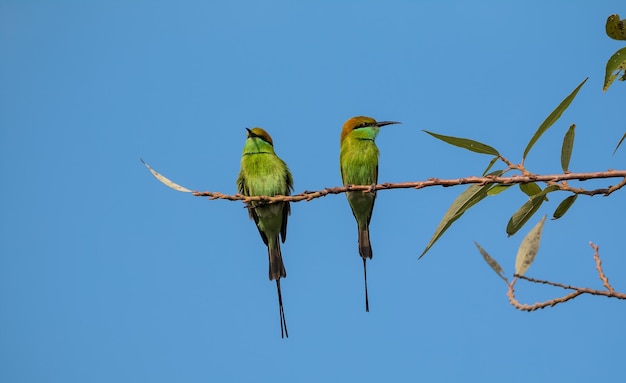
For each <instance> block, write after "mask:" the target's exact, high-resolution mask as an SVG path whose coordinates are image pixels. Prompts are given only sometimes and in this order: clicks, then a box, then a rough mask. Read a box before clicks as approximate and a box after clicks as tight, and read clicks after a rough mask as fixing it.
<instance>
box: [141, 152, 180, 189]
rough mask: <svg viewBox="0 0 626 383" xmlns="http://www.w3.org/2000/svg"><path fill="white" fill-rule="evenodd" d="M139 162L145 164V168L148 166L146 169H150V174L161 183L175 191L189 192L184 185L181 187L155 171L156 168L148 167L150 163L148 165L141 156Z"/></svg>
mask: <svg viewBox="0 0 626 383" xmlns="http://www.w3.org/2000/svg"><path fill="white" fill-rule="evenodd" d="M140 160H141V162H142V163H143V164H144V165H145V166H146V168H148V170H149V171H150V173H152V175H153V176H154V177H155V178H156V179H157V180H159V181H160V182H161V183H162V184H163V185H165V186H167V187H168V188H172V189H174V190H176V191H179V192H184V193H191V190H189V189H187V188H186V187H182V186H180V185H179V184H177V183H174V182H172V181H170V180H169V179H167V178H166V177H164V176H163V175H161V174H160V173H159V172H157V171H156V170H154V169H152V168H151V167H150V165H148V164H147V163H146V162H145V161H144V160H143V158H140Z"/></svg>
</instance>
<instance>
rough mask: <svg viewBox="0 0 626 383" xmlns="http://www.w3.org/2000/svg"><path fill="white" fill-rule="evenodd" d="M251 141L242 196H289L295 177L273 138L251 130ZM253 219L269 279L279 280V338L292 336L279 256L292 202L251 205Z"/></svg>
mask: <svg viewBox="0 0 626 383" xmlns="http://www.w3.org/2000/svg"><path fill="white" fill-rule="evenodd" d="M246 130H247V131H248V138H247V139H246V144H245V146H244V147H243V154H242V156H241V170H240V171H239V176H238V177H237V187H238V188H239V193H241V194H243V195H246V196H260V195H264V196H275V195H279V194H280V195H289V194H290V193H291V190H293V178H292V176H291V172H289V169H288V168H287V164H285V162H284V161H283V160H281V159H280V158H278V156H277V155H276V154H275V153H274V143H273V142H272V137H270V135H269V134H268V133H267V132H266V131H265V130H263V129H261V128H252V129H248V128H246ZM248 213H249V214H250V218H251V219H253V220H254V223H256V227H257V229H259V234H261V238H262V239H263V242H264V243H265V245H267V253H268V256H269V263H270V268H269V270H270V271H269V277H270V280H276V288H277V290H278V306H279V309H280V335H281V337H284V336H286V337H289V333H288V332H287V322H286V321H285V311H284V310H283V298H282V294H281V292H280V278H285V277H286V276H287V272H286V271H285V265H284V264H283V257H282V255H281V253H280V241H279V240H278V236H279V235H280V237H281V238H282V241H283V242H285V238H286V237H287V216H288V215H289V214H290V207H289V202H276V203H272V204H260V203H258V202H251V203H249V204H248Z"/></svg>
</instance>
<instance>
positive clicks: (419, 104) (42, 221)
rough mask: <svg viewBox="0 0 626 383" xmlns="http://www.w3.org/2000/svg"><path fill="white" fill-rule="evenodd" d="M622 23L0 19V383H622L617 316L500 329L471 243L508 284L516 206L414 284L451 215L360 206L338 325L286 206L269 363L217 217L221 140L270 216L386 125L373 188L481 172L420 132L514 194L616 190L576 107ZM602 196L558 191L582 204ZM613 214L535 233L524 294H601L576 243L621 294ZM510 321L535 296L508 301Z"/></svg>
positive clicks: (264, 7) (612, 305) (449, 7)
mask: <svg viewBox="0 0 626 383" xmlns="http://www.w3.org/2000/svg"><path fill="white" fill-rule="evenodd" d="M623 5H624V4H618V2H600V1H595V2H591V1H554V2H540V1H530V2H521V1H518V2H515V3H512V2H499V1H473V2H463V1H448V2H434V1H431V2H426V1H425V2H417V1H384V2H383V1H377V2H376V1H359V2H356V1H352V2H344V1H332V2H331V1H327V2H313V1H298V2H296V1H231V2H226V1H222V2H217V1H214V2H204V1H197V2H194V1H181V2H166V1H130V2H127V1H107V2H96V1H93V2H85V1H70V0H67V1H54V2H49V1H7V0H3V1H0V172H1V173H0V174H1V177H2V189H1V190H2V191H1V195H2V198H1V199H0V210H1V212H2V213H1V218H0V381H2V382H246V381H247V382H250V381H258V382H265V381H272V382H324V381H361V382H370V381H371V382H374V381H376V382H381V381H394V382H396V381H431V382H432V381H457V382H462V381H484V382H487V381H502V380H503V379H506V380H507V381H509V382H521V381H528V380H529V379H532V380H537V381H560V382H565V381H567V382H590V381H603V382H622V381H624V377H625V376H626V364H625V363H624V355H625V351H626V346H625V344H626V332H625V331H624V328H625V327H624V326H625V324H626V304H625V303H624V302H622V301H618V300H609V299H607V298H603V297H591V296H583V297H579V298H578V299H576V300H574V301H572V302H569V303H567V304H563V305H560V306H557V307H555V308H548V309H545V310H541V311H538V312H534V313H526V312H520V311H516V310H515V309H514V308H513V307H512V306H510V305H509V303H508V300H507V298H506V295H505V293H506V286H505V285H504V284H503V283H502V281H501V280H500V279H499V278H498V277H497V276H496V275H495V274H494V273H493V272H492V271H491V270H490V269H489V268H488V267H487V266H486V264H485V263H484V262H483V260H482V259H481V257H480V255H479V253H478V252H477V251H476V249H475V247H474V245H473V243H472V241H478V242H479V243H480V244H481V245H482V246H483V247H484V248H485V249H486V250H488V251H489V252H490V253H491V254H492V255H493V256H494V257H495V258H496V259H497V260H498V261H499V262H500V263H501V264H502V266H503V267H504V268H505V271H506V272H507V274H508V275H509V276H510V275H511V273H512V272H513V264H514V257H515V254H516V251H517V247H518V246H519V243H520V241H521V239H522V238H523V236H524V235H525V233H526V232H527V231H528V230H529V229H530V227H531V225H534V224H535V223H536V222H537V221H538V220H539V218H540V216H541V214H549V215H550V214H551V213H552V211H553V210H554V209H555V208H556V206H557V204H558V203H559V201H560V200H561V199H562V198H564V197H565V196H566V194H565V193H560V194H559V193H557V194H554V195H553V197H551V198H550V201H549V202H548V203H546V204H545V205H544V207H543V208H542V209H541V211H540V213H539V214H538V215H537V216H536V217H534V218H533V219H532V220H531V221H530V224H529V225H528V227H525V228H524V229H523V230H522V232H520V233H519V234H518V235H516V236H514V237H511V238H507V236H506V234H505V230H504V228H505V226H506V223H507V221H508V219H509V217H510V216H511V214H513V212H514V211H515V210H517V208H518V207H519V206H521V205H522V204H523V203H524V202H525V200H526V199H527V197H525V196H524V195H523V194H522V193H521V192H519V190H518V189H517V188H514V189H511V190H509V191H507V192H505V193H503V194H501V195H500V196H498V197H494V198H490V199H488V200H486V201H484V202H483V203H481V204H480V205H478V206H477V207H475V208H474V209H473V210H472V211H470V212H469V213H468V214H467V215H465V216H464V217H463V218H462V219H461V220H460V221H458V222H457V223H456V224H455V225H454V226H453V227H452V229H451V230H450V231H449V232H447V233H446V234H445V235H444V237H443V238H442V239H441V240H440V242H438V243H437V244H436V245H435V246H434V247H433V249H432V250H431V251H430V252H429V253H428V254H427V255H426V256H425V257H424V258H423V259H422V260H420V261H418V260H417V256H418V255H419V253H420V252H421V251H422V250H423V248H424V247H425V246H426V244H427V242H428V240H429V239H430V237H431V235H432V234H433V232H434V230H435V227H436V226H437V224H438V222H439V220H440V219H441V217H442V216H443V214H444V212H445V211H446V209H447V208H448V206H449V205H450V203H451V202H452V201H453V200H454V198H455V196H456V195H458V194H459V193H461V192H462V190H464V187H453V188H429V189H425V190H419V191H414V190H393V191H383V192H380V193H379V195H378V200H377V205H376V209H375V212H374V217H373V220H372V226H371V232H372V243H373V248H374V259H373V261H372V262H371V263H370V264H369V269H368V271H369V273H368V277H369V282H370V285H369V287H370V305H371V312H370V313H365V312H364V307H363V306H364V304H363V291H362V268H361V261H360V258H359V256H358V252H357V246H356V239H357V236H356V234H357V233H356V225H355V223H354V219H353V217H352V214H351V213H350V210H349V207H348V204H347V202H346V201H345V198H344V197H343V196H341V195H336V196H328V197H325V198H323V199H318V200H315V201H312V202H308V203H297V204H293V205H292V216H291V218H290V221H289V230H288V233H289V235H288V238H287V242H286V243H285V244H284V246H283V254H284V256H285V262H286V267H287V270H288V275H289V276H288V278H287V279H286V280H284V281H283V283H282V287H283V298H284V301H285V311H286V317H287V323H288V325H289V330H290V335H291V336H290V338H289V339H281V338H280V330H279V322H278V308H277V303H276V296H275V294H276V292H275V285H274V283H273V282H272V283H270V281H268V279H267V255H266V249H265V247H264V245H263V243H262V241H261V239H260V238H259V235H258V233H257V230H256V228H255V227H254V224H253V223H252V222H251V221H250V220H249V219H248V215H247V213H246V211H245V209H244V208H243V207H242V205H241V203H239V202H228V201H209V200H207V199H203V198H198V197H193V196H191V195H189V194H183V193H177V192H175V191H173V190H171V189H168V188H166V187H164V186H163V185H161V184H160V183H158V182H157V181H156V180H155V179H154V178H153V177H152V176H151V175H150V173H149V172H147V171H146V169H145V168H144V167H143V165H142V164H141V163H140V161H139V158H140V157H143V158H144V159H145V160H146V161H148V163H150V164H151V165H152V166H153V167H155V168H156V169H157V170H158V171H160V172H161V173H163V174H164V175H166V176H168V177H170V178H171V179H172V180H174V181H175V182H178V183H180V184H182V185H184V186H186V187H189V188H191V189H196V190H211V191H220V192H224V193H235V192H236V189H235V179H236V177H237V172H238V170H239V160H240V154H241V150H242V148H243V143H244V140H245V130H244V128H246V127H253V126H261V127H263V128H265V129H267V130H268V131H269V132H270V134H271V135H272V137H273V139H274V143H275V148H276V151H277V153H278V154H279V156H281V157H282V158H283V159H284V160H285V161H286V162H287V163H288V164H289V167H290V168H291V170H292V172H293V174H294V178H295V187H296V193H299V192H302V191H304V190H317V189H321V188H323V187H331V186H338V185H340V183H341V181H340V175H339V170H338V151H339V133H340V130H341V125H342V124H343V122H344V121H345V120H346V119H347V118H349V117H352V116H354V115H368V116H372V117H374V118H376V119H379V120H397V121H402V123H403V124H402V125H393V126H390V127H385V128H383V130H382V131H381V133H380V135H379V137H378V140H377V142H378V145H379V148H380V151H381V153H382V154H381V158H380V181H381V182H401V181H418V180H426V179H428V178H429V177H439V178H457V177H463V176H470V175H479V174H480V173H481V172H482V170H483V169H484V167H485V166H486V164H487V163H488V161H489V158H488V157H486V156H481V155H478V154H475V153H471V152H467V151H463V150H461V149H457V148H454V147H451V146H448V145H446V144H444V143H442V142H440V141H437V140H435V139H433V138H432V137H429V136H428V135H426V134H424V133H423V132H422V130H423V129H426V130H431V131H435V132H438V133H442V134H448V135H454V136H461V137H469V138H473V139H476V140H479V141H482V142H485V143H487V144H490V145H492V146H494V147H496V148H497V149H498V150H499V151H500V152H501V153H503V154H504V155H505V156H506V157H508V158H509V159H511V160H512V161H514V162H516V163H517V162H519V161H520V160H521V154H522V151H523V149H524V147H525V145H526V142H527V141H528V140H529V139H530V137H531V136H532V134H533V133H534V131H535V129H536V128H537V126H538V125H539V124H540V123H541V122H542V121H543V120H544V118H545V117H546V116H547V115H548V114H549V113H550V112H551V111H552V110H553V108H554V107H556V105H557V104H558V103H559V102H560V101H561V100H562V99H563V98H564V97H565V96H566V95H567V94H569V93H570V92H571V91H572V90H573V89H574V88H575V87H576V85H578V84H579V83H580V82H581V81H582V80H583V79H584V78H585V77H587V76H589V81H588V82H587V84H586V85H585V86H584V87H583V88H582V90H581V92H580V94H579V96H578V97H577V98H576V100H575V101H574V103H573V104H572V106H571V108H570V109H569V110H568V111H567V112H566V113H565V114H564V115H563V117H562V119H561V120H559V122H558V123H557V124H556V125H555V126H554V127H553V128H552V129H551V130H550V131H548V133H547V134H546V135H545V136H544V137H543V138H542V139H541V140H540V141H539V143H538V144H537V145H536V146H535V147H534V148H533V150H532V152H531V153H530V155H529V158H528V160H527V162H526V164H527V166H528V168H529V169H530V170H531V171H534V172H537V173H541V174H547V173H559V172H560V162H559V158H560V145H561V141H562V137H563V134H564V133H565V131H566V130H567V128H568V127H569V125H570V124H571V123H576V124H577V131H576V143H575V148H574V155H573V158H572V162H571V170H572V171H602V170H606V169H609V168H615V169H623V168H624V165H623V164H624V158H625V155H626V150H625V149H626V148H621V150H620V151H618V152H617V154H616V155H615V156H612V152H613V149H614V148H615V145H616V144H617V141H618V140H619V138H620V137H621V135H622V134H623V132H624V131H626V126H625V125H624V119H623V115H624V105H626V103H625V100H626V86H625V85H624V84H623V83H618V84H615V85H614V86H613V87H612V88H611V89H610V90H609V91H608V92H607V93H602V91H601V88H602V82H603V77H604V66H605V63H606V60H607V59H608V58H609V57H610V56H611V55H612V54H613V53H614V52H615V51H616V50H618V49H619V48H621V47H623V46H624V43H623V42H621V43H620V42H617V41H614V40H610V39H609V38H608V37H607V36H606V35H605V33H604V23H605V20H606V17H607V16H608V15H610V14H612V13H621V14H622V16H624V15H626V8H624V7H623ZM615 182H617V181H614V180H613V181H609V180H600V181H589V182H584V183H573V184H575V185H580V186H582V187H585V188H595V187H605V186H608V185H609V184H611V183H615ZM625 202H626V194H625V193H624V191H619V192H617V193H615V194H614V195H612V196H611V197H609V198H603V197H601V196H596V197H593V198H589V197H584V196H581V197H580V198H579V199H578V201H577V202H576V204H575V205H574V207H573V209H572V210H571V211H570V212H569V213H568V214H567V215H566V216H565V217H564V218H563V219H561V220H559V221H548V222H547V224H546V227H545V229H544V238H543V241H542V246H541V250H540V252H539V255H538V256H537V260H536V262H535V263H534V264H533V265H532V267H531V268H530V270H529V272H528V275H529V276H534V277H537V278H544V279H550V280H553V281H558V282H562V283H566V284H574V285H580V286H589V287H595V288H601V287H602V285H601V283H600V281H599V280H598V279H597V273H596V271H595V269H594V263H593V258H592V254H593V252H592V250H591V248H590V247H589V245H588V242H589V241H594V242H595V243H598V244H599V245H600V246H601V247H600V249H601V254H602V257H603V261H604V266H605V269H606V272H607V274H608V276H609V278H610V280H611V281H612V282H613V284H614V287H615V288H616V289H617V290H618V291H625V290H626V274H624V270H626V259H625V258H624V249H623V238H622V237H621V235H623V233H624V229H623V216H624V211H625V210H624V204H625ZM518 294H519V298H520V300H521V301H522V302H524V303H533V302H535V301H542V300H545V299H550V298H553V297H556V296H560V295H562V294H563V291H560V290H555V289H550V288H548V287H535V286H532V285H529V284H523V283H522V284H518Z"/></svg>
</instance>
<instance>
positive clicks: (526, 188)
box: [519, 182, 541, 197]
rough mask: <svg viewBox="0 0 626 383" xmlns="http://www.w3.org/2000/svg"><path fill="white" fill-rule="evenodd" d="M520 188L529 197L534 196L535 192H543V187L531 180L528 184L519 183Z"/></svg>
mask: <svg viewBox="0 0 626 383" xmlns="http://www.w3.org/2000/svg"><path fill="white" fill-rule="evenodd" d="M519 188H520V190H521V191H523V192H524V194H526V195H527V196H529V197H532V196H534V195H535V194H539V193H541V188H540V187H539V185H537V184H536V183H535V182H529V183H527V184H519Z"/></svg>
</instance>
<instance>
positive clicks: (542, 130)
mask: <svg viewBox="0 0 626 383" xmlns="http://www.w3.org/2000/svg"><path fill="white" fill-rule="evenodd" d="M585 82H587V79H584V80H583V82H581V83H580V84H579V85H578V86H577V87H576V89H574V90H573V91H572V93H570V94H569V96H567V97H565V99H564V100H563V101H561V103H560V104H559V106H557V107H556V109H554V110H553V111H552V113H550V115H549V116H548V117H547V118H546V119H545V121H544V122H543V123H542V124H541V125H539V129H537V131H536V132H535V135H533V137H532V138H531V139H530V142H528V145H526V149H525V150H524V155H523V156H522V161H523V160H524V159H526V156H527V155H528V152H530V149H531V148H532V147H533V145H535V143H536V142H537V140H539V137H541V135H542V134H544V133H545V132H546V130H548V129H549V128H550V127H551V126H552V124H554V123H555V122H556V120H558V119H559V117H561V115H562V114H563V112H564V111H565V109H567V107H569V104H571V103H572V101H573V100H574V98H575V97H576V95H577V94H578V91H579V90H580V88H581V87H582V86H583V85H584V84H585Z"/></svg>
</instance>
